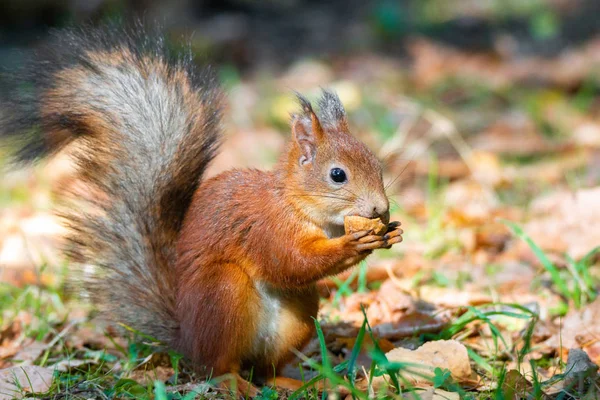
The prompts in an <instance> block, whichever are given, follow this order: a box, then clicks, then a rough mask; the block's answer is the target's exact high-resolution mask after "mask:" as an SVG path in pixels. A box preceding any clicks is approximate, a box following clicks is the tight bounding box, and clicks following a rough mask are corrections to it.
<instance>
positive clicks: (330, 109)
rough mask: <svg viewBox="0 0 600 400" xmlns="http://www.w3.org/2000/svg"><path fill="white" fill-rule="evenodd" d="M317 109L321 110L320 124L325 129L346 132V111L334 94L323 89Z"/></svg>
mask: <svg viewBox="0 0 600 400" xmlns="http://www.w3.org/2000/svg"><path fill="white" fill-rule="evenodd" d="M319 109H320V110H321V114H320V115H321V122H322V123H323V124H324V125H325V126H326V127H328V128H329V127H331V128H333V129H336V130H338V131H341V132H348V120H347V118H346V110H344V105H343V104H342V102H341V100H340V98H339V97H338V95H337V94H336V93H335V92H333V91H330V90H325V89H323V94H322V96H321V98H320V99H319Z"/></svg>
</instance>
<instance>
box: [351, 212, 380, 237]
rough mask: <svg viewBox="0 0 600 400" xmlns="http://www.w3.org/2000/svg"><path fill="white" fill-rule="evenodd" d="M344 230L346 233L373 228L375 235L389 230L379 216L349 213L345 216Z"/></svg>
mask: <svg viewBox="0 0 600 400" xmlns="http://www.w3.org/2000/svg"><path fill="white" fill-rule="evenodd" d="M344 230H345V231H346V234H350V233H354V232H359V231H370V230H373V233H374V234H375V235H383V234H384V233H385V232H386V231H387V225H385V224H384V223H383V222H381V220H380V219H379V218H373V219H369V218H364V217H359V216H356V215H348V216H346V217H344Z"/></svg>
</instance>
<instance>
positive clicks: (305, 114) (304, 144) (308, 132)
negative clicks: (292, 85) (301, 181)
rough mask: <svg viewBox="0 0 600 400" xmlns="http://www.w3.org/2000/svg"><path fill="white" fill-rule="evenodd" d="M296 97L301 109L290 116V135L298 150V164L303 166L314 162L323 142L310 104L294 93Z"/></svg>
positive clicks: (320, 128)
mask: <svg viewBox="0 0 600 400" xmlns="http://www.w3.org/2000/svg"><path fill="white" fill-rule="evenodd" d="M296 96H297V98H298V102H299V103H300V106H301V107H302V113H301V114H298V115H293V116H292V134H293V136H294V140H295V141H296V143H297V144H298V147H299V148H300V152H301V155H300V159H299V162H300V164H301V165H304V164H307V163H311V162H312V161H313V160H314V158H315V154H316V153H317V147H318V146H319V143H320V142H321V141H322V140H323V135H324V133H323V128H322V127H321V122H320V121H319V118H318V117H317V115H316V114H315V112H314V111H313V109H312V106H311V104H310V102H309V101H308V100H307V99H306V98H305V97H303V96H301V95H300V94H298V93H296Z"/></svg>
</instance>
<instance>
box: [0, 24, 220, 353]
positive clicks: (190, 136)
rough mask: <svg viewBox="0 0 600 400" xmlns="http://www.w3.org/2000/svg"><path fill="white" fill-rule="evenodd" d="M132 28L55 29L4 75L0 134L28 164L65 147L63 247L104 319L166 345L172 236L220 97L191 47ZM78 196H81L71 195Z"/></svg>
mask: <svg viewBox="0 0 600 400" xmlns="http://www.w3.org/2000/svg"><path fill="white" fill-rule="evenodd" d="M167 47H168V46H167V44H166V43H165V42H164V41H163V40H162V39H160V37H158V36H155V35H154V34H149V33H147V32H146V31H145V30H144V29H142V28H141V26H137V27H136V28H134V29H132V30H129V31H127V30H123V29H115V28H110V27H104V28H101V29H92V28H85V29H80V30H70V31H62V32H58V33H56V34H55V35H54V41H53V42H52V43H51V44H50V45H48V46H46V47H45V48H44V49H42V50H41V51H40V52H38V53H37V55H36V59H35V61H33V62H32V63H31V64H30V66H29V67H28V68H24V69H23V70H19V71H17V72H15V73H13V74H12V75H10V76H9V75H5V76H4V77H3V79H4V82H5V84H8V88H7V87H5V88H4V89H6V90H8V91H4V94H5V96H4V99H3V108H4V109H5V110H11V112H10V115H6V116H4V118H3V119H2V120H1V121H0V137H1V138H6V139H9V140H11V141H13V142H14V145H15V146H17V152H16V159H17V160H18V161H21V162H28V161H33V160H36V159H38V158H41V157H44V156H47V155H50V154H53V153H55V152H57V151H59V150H60V149H62V148H63V147H65V146H67V145H68V144H70V143H72V148H74V159H75V162H76V164H77V166H78V169H77V171H78V172H77V177H78V178H79V179H80V180H81V181H82V182H83V183H85V184H86V192H87V193H88V195H87V196H85V198H84V201H81V200H82V199H81V198H77V199H74V196H72V195H71V196H67V199H70V200H71V201H73V200H75V201H76V203H71V204H75V205H76V206H73V205H71V206H70V207H68V208H67V211H64V212H62V216H63V217H64V218H65V220H66V222H67V224H68V226H69V227H70V228H71V234H70V237H69V242H68V243H69V245H68V248H67V250H68V253H69V254H70V256H71V259H72V260H73V261H74V262H76V263H77V264H79V265H82V268H81V269H83V266H84V265H88V266H90V268H88V269H91V270H92V273H88V274H81V275H82V279H84V284H85V287H86V289H87V291H88V293H89V294H90V297H91V299H92V301H93V302H94V303H95V304H97V305H98V306H99V307H100V308H101V309H102V310H103V311H105V312H106V315H108V316H109V317H110V318H111V319H112V320H114V321H116V322H122V323H123V324H126V325H128V326H131V327H132V328H134V329H136V330H139V331H141V332H144V333H146V334H148V335H151V336H153V337H155V338H157V339H159V340H161V341H163V342H165V343H167V344H168V343H169V342H170V341H171V340H172V339H173V338H174V337H175V335H176V331H177V329H178V322H177V321H176V319H175V316H174V315H175V313H174V308H175V304H174V302H175V299H174V295H175V293H176V287H177V283H176V274H175V272H174V271H173V269H172V267H173V264H174V257H175V242H176V238H177V234H178V232H179V230H180V227H181V224H182V221H183V218H184V215H185V213H186V211H187V209H188V207H189V204H190V202H191V198H192V195H193V193H194V191H195V190H196V188H197V187H198V185H199V183H200V181H201V178H202V175H203V173H204V171H205V169H206V167H207V165H208V164H209V162H210V161H211V160H212V158H213V157H214V156H215V153H216V151H217V149H218V146H219V143H220V138H221V132H220V113H221V104H222V101H221V92H220V90H219V88H218V86H217V85H216V83H215V79H214V78H213V77H212V75H211V74H210V73H208V72H207V71H199V70H197V69H195V68H194V67H193V64H192V60H191V56H190V54H189V52H188V53H187V54H184V55H183V56H177V55H172V54H170V53H169V51H168V49H167ZM78 196H81V194H79V195H78Z"/></svg>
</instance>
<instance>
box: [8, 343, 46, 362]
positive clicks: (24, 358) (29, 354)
mask: <svg viewBox="0 0 600 400" xmlns="http://www.w3.org/2000/svg"><path fill="white" fill-rule="evenodd" d="M47 348H48V345H47V344H46V343H43V342H31V343H29V344H27V345H26V346H25V347H23V348H22V349H21V350H19V351H18V352H17V354H15V355H14V357H13V361H18V362H20V365H21V366H24V365H31V364H33V362H34V361H35V360H37V358H38V357H39V356H40V355H41V354H42V352H44V350H46V349H47Z"/></svg>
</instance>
